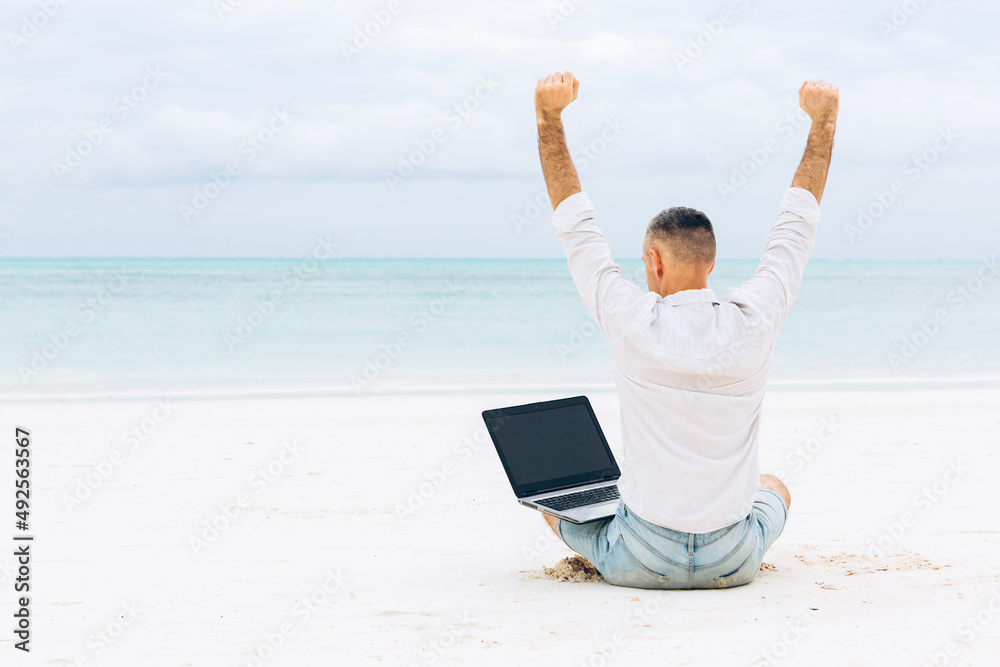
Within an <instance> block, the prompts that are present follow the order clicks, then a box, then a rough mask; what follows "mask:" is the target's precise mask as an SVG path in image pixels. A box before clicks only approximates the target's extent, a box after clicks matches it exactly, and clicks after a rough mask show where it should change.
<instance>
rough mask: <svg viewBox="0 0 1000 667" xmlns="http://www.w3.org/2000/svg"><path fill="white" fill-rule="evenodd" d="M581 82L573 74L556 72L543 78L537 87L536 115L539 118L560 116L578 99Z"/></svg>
mask: <svg viewBox="0 0 1000 667" xmlns="http://www.w3.org/2000/svg"><path fill="white" fill-rule="evenodd" d="M579 90H580V82H579V81H578V80H577V79H576V77H575V76H573V73H572V72H556V73H555V74H552V75H550V76H545V77H542V78H541V79H539V80H538V85H537V86H536V87H535V113H536V114H537V116H538V118H542V117H543V116H558V115H559V114H560V113H562V110H563V109H565V108H566V107H567V106H569V104H570V102H572V101H573V100H575V99H576V94H577V91H579Z"/></svg>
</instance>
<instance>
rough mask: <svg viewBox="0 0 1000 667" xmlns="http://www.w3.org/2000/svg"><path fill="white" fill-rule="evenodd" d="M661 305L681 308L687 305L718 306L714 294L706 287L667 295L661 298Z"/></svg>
mask: <svg viewBox="0 0 1000 667" xmlns="http://www.w3.org/2000/svg"><path fill="white" fill-rule="evenodd" d="M663 303H665V304H667V305H668V306H683V305H684V304H687V303H714V304H716V305H718V304H719V300H718V299H717V298H715V292H713V291H712V290H711V289H709V288H707V287H706V288H705V289H686V290H683V291H681V292H674V293H673V294H668V295H667V296H665V297H663Z"/></svg>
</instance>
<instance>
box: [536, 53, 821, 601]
mask: <svg viewBox="0 0 1000 667" xmlns="http://www.w3.org/2000/svg"><path fill="white" fill-rule="evenodd" d="M579 86H580V83H579V81H577V80H576V78H575V77H574V76H573V75H572V74H571V73H570V72H560V73H556V74H554V75H552V76H548V77H544V78H542V79H540V80H539V82H538V86H537V88H536V90H535V109H536V116H537V123H538V147H539V153H540V156H541V162H542V171H543V172H544V175H545V184H546V186H547V187H548V191H549V198H550V199H551V201H552V208H553V210H554V213H553V217H552V222H553V225H555V227H556V230H557V231H556V237H557V238H558V239H559V240H560V241H561V242H562V244H563V248H564V250H565V252H566V257H567V259H568V264H569V270H570V273H571V274H572V276H573V280H574V282H575V283H576V286H577V289H578V290H579V292H580V295H581V296H582V297H583V300H584V302H585V303H586V305H587V308H588V309H589V310H590V313H591V314H592V315H593V316H594V318H595V319H596V320H597V323H598V325H599V326H600V328H601V331H602V332H603V333H604V335H605V337H606V338H607V339H608V341H609V342H610V344H611V354H612V359H613V362H614V368H615V376H616V384H617V386H618V393H619V400H620V403H621V425H622V449H623V454H624V461H623V465H622V477H621V479H620V480H619V483H618V487H619V490H620V491H621V502H620V503H619V506H618V511H617V513H616V515H615V516H614V517H613V518H611V519H605V520H602V521H595V522H592V523H587V524H573V523H570V522H567V521H562V520H557V519H556V518H554V517H551V516H549V515H544V516H545V520H546V521H547V522H548V523H549V525H550V526H551V527H552V529H553V530H555V531H556V533H558V534H559V536H560V537H561V538H562V539H563V541H565V542H566V544H567V545H569V547H570V548H572V549H573V550H574V551H576V552H577V553H579V554H580V555H581V556H583V557H584V558H586V559H588V560H589V561H591V563H592V564H593V565H594V566H595V567H596V568H597V569H598V571H600V572H601V574H602V575H604V578H605V579H606V580H607V581H608V582H610V583H612V584H617V585H621V586H634V587H639V588H728V587H731V586H740V585H743V584H747V583H749V582H750V581H751V580H752V579H753V578H754V576H755V575H756V573H757V571H758V570H759V569H760V564H761V561H762V560H763V558H764V552H766V551H767V549H768V548H769V547H770V546H771V544H773V543H774V541H775V540H776V539H777V537H778V535H780V534H781V531H782V529H783V528H784V525H785V521H786V519H787V517H788V508H789V506H790V504H791V497H790V495H789V493H788V489H787V488H785V485H784V484H783V483H782V482H781V480H779V479H778V478H777V477H774V476H772V475H760V474H759V473H760V470H759V462H758V433H759V426H760V409H761V402H762V400H763V398H764V388H765V384H766V380H767V371H768V368H769V366H770V363H771V355H772V352H773V350H774V343H775V340H776V338H777V336H778V332H779V331H780V329H781V326H782V324H783V323H784V320H785V316H786V314H787V313H788V309H789V307H790V306H791V304H792V301H793V299H794V298H795V294H796V292H797V291H798V288H799V283H800V282H801V278H802V272H803V269H804V268H805V265H806V261H807V260H808V257H809V252H810V251H811V250H812V248H813V239H814V238H815V234H816V223H817V222H818V221H819V201H820V199H821V198H822V196H823V187H824V185H825V183H826V176H827V171H828V169H829V166H830V156H831V154H832V151H833V135H834V130H835V129H836V124H837V112H838V104H839V93H838V90H837V88H836V87H834V86H832V85H830V84H827V83H823V82H820V81H816V82H804V83H803V84H802V87H801V88H800V89H799V104H800V105H801V107H802V109H803V110H805V112H806V113H808V114H809V116H810V118H811V119H812V127H811V129H810V130H809V139H808V142H807V144H806V149H805V154H804V155H803V157H802V163H801V164H800V165H799V168H798V170H797V171H796V172H795V177H794V179H793V180H792V186H791V188H790V189H789V190H788V191H787V192H786V193H785V196H784V198H783V199H782V200H781V205H780V207H779V213H778V221H777V223H776V224H775V225H774V226H773V227H772V228H771V231H770V233H769V234H768V237H767V244H766V247H765V249H764V253H763V256H762V258H761V261H760V265H759V266H758V267H757V271H756V272H755V273H754V275H753V277H752V278H750V280H748V281H746V282H745V283H743V284H742V285H740V286H739V287H735V288H730V289H729V290H727V291H726V293H725V294H724V295H723V297H722V298H721V299H720V298H718V297H717V296H716V295H715V293H714V292H713V291H712V290H710V289H708V287H707V281H708V275H709V274H710V273H711V272H712V269H713V267H714V266H715V234H714V231H713V229H712V223H711V222H710V221H709V219H708V217H707V216H705V214H704V213H701V212H700V211H696V210H694V209H690V208H671V209H668V210H665V211H663V212H661V213H660V214H659V215H657V216H656V217H655V218H653V220H652V222H651V223H650V224H649V227H648V230H647V232H646V236H645V239H644V240H643V246H642V259H643V262H644V263H645V265H646V283H647V286H648V287H649V291H648V292H644V291H643V290H641V289H640V288H639V287H637V286H636V285H635V284H633V283H631V282H630V281H628V280H627V279H625V278H624V277H623V276H622V274H621V271H620V269H619V265H618V264H616V263H615V262H614V258H613V256H612V253H611V248H610V246H609V245H608V243H607V241H606V240H605V238H604V236H603V235H602V234H601V231H600V229H598V227H597V225H596V224H595V222H594V216H595V212H594V208H593V206H592V205H591V203H590V200H589V199H588V198H587V195H586V194H584V193H583V191H582V190H581V188H580V180H579V178H578V176H577V172H576V168H575V167H574V165H573V161H572V160H571V158H570V154H569V150H568V149H567V147H566V138H565V136H564V134H563V127H562V120H561V114H562V111H563V109H565V108H566V107H567V106H568V105H569V104H570V103H571V102H573V101H574V100H575V99H576V97H577V93H578V91H579Z"/></svg>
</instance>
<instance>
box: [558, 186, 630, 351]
mask: <svg viewBox="0 0 1000 667" xmlns="http://www.w3.org/2000/svg"><path fill="white" fill-rule="evenodd" d="M595 218H596V211H595V210H594V207H593V205H592V204H591V203H590V199H589V198H588V197H587V195H586V194H584V193H583V192H578V193H576V194H574V195H571V196H569V197H567V198H566V199H564V200H563V201H562V202H561V203H560V204H559V206H558V207H557V208H556V210H555V212H554V213H553V214H552V224H553V226H555V228H556V239H557V240H558V241H559V242H560V243H562V246H563V250H564V251H565V253H566V260H567V263H568V265H569V272H570V275H571V276H572V277H573V282H574V283H576V288H577V290H578V291H579V292H580V296H581V297H583V302H584V304H585V305H586V306H587V310H589V311H590V314H591V315H593V316H594V319H595V320H597V323H598V325H599V326H600V327H601V331H602V332H604V335H605V336H606V337H607V339H608V340H609V341H611V342H612V343H613V342H614V341H615V340H616V339H617V338H618V337H619V336H620V335H621V333H622V331H623V330H624V329H625V328H626V327H627V326H628V325H629V323H630V322H631V320H632V319H634V318H635V316H636V314H637V313H636V308H637V307H639V306H640V304H639V299H640V298H641V297H642V296H643V295H644V294H645V292H643V290H641V289H640V288H639V287H638V286H637V285H636V284H635V283H633V282H632V281H630V280H628V279H627V278H625V276H623V275H622V273H621V266H620V265H619V264H616V263H615V259H614V255H613V253H612V252H611V246H610V245H609V244H608V241H607V239H605V238H604V234H602V233H601V230H600V229H599V228H598V226H597V223H596V222H595Z"/></svg>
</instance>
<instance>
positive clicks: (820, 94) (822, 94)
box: [799, 81, 840, 123]
mask: <svg viewBox="0 0 1000 667" xmlns="http://www.w3.org/2000/svg"><path fill="white" fill-rule="evenodd" d="M799 106H800V107H802V110H803V111H805V112H806V113H807V114H809V117H810V118H812V119H813V122H814V123H815V122H824V121H835V120H837V112H838V111H839V110H840V91H838V90H837V87H836V86H835V85H833V84H832V83H823V82H822V81H803V82H802V87H801V88H799Z"/></svg>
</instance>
